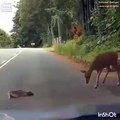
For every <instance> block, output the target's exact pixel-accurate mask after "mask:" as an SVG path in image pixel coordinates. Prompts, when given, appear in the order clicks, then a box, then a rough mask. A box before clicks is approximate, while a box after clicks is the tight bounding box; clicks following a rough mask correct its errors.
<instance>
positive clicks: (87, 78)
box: [81, 70, 91, 84]
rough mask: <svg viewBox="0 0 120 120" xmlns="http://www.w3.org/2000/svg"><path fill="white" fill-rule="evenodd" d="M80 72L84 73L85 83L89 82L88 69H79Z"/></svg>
mask: <svg viewBox="0 0 120 120" xmlns="http://www.w3.org/2000/svg"><path fill="white" fill-rule="evenodd" d="M81 72H82V73H84V77H85V80H86V84H88V83H89V81H90V76H91V74H90V73H89V72H88V71H85V70H81Z"/></svg>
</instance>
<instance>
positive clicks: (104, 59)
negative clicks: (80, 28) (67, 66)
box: [81, 52, 120, 88]
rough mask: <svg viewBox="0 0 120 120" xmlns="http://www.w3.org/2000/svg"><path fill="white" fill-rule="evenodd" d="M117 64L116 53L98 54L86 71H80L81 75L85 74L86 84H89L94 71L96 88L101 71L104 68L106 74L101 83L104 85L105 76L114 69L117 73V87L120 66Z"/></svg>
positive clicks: (119, 81) (119, 78) (117, 56)
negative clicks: (95, 72) (95, 73)
mask: <svg viewBox="0 0 120 120" xmlns="http://www.w3.org/2000/svg"><path fill="white" fill-rule="evenodd" d="M119 62H120V61H119V55H118V53H117V52H106V53H103V54H99V55H98V56H97V57H96V58H95V59H94V61H93V62H92V64H91V66H90V68H89V70H88V71H84V70H81V72H82V73H85V79H86V84H88V83H89V81H90V77H91V74H92V72H93V71H94V70H96V71H97V79H96V84H95V88H97V87H98V86H99V78H100V75H101V73H102V70H103V69H104V68H106V70H107V72H106V75H105V77H104V80H103V82H102V83H105V81H106V78H107V75H108V74H109V72H111V71H112V70H113V69H114V70H115V71H117V73H118V83H117V85H118V86H119V85H120V64H119ZM111 67H112V68H111Z"/></svg>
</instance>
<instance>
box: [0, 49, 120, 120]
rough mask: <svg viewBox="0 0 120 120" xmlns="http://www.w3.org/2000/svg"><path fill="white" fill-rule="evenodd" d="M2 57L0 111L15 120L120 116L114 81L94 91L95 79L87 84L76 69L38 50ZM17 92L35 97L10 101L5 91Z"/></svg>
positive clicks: (119, 94) (14, 51)
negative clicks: (116, 114) (27, 91)
mask: <svg viewBox="0 0 120 120" xmlns="http://www.w3.org/2000/svg"><path fill="white" fill-rule="evenodd" d="M8 54H9V55H8ZM1 55H2V57H0V58H4V59H5V60H6V61H5V62H4V63H3V64H1V66H2V67H1V68H0V112H1V113H7V114H8V115H10V116H12V117H14V118H15V120H40V118H51V119H53V118H56V119H57V118H72V117H77V116H79V115H87V114H97V113H98V112H111V111H112V112H116V113H120V87H117V86H116V80H109V82H108V81H107V82H106V83H105V84H104V85H101V86H100V87H99V88H98V89H97V90H95V89H94V83H95V82H94V80H93V79H94V77H92V78H91V79H92V80H91V82H90V84H89V85H86V84H85V80H84V77H83V75H82V74H81V73H80V72H79V71H78V70H76V69H73V67H71V66H70V65H69V64H66V63H65V62H64V61H61V60H60V59H59V58H57V57H55V56H53V55H52V54H50V53H49V52H48V51H46V50H44V49H40V48H37V49H35V48H20V49H11V50H3V51H1ZM1 61H2V60H1ZM116 79H117V77H116ZM19 89H22V90H30V91H33V92H34V94H35V95H34V96H33V97H26V98H19V99H11V100H9V99H8V96H7V92H8V91H9V90H19Z"/></svg>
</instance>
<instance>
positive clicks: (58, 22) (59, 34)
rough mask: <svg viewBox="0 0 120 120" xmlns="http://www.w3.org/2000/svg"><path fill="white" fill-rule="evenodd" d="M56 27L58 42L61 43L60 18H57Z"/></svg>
mask: <svg viewBox="0 0 120 120" xmlns="http://www.w3.org/2000/svg"><path fill="white" fill-rule="evenodd" d="M57 26H58V40H59V42H60V43H61V26H60V18H59V17H58V18H57Z"/></svg>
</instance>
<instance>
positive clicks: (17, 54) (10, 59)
mask: <svg viewBox="0 0 120 120" xmlns="http://www.w3.org/2000/svg"><path fill="white" fill-rule="evenodd" d="M21 53H22V51H20V52H19V53H18V54H16V55H15V56H13V57H12V58H10V59H9V60H7V62H5V63H4V64H3V65H1V66H0V69H1V68H3V67H4V66H5V65H7V64H8V63H9V62H10V61H12V60H13V59H14V58H16V57H17V56H18V55H19V54H21Z"/></svg>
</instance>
